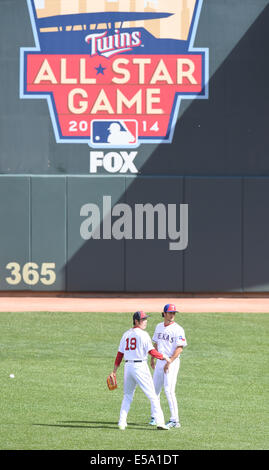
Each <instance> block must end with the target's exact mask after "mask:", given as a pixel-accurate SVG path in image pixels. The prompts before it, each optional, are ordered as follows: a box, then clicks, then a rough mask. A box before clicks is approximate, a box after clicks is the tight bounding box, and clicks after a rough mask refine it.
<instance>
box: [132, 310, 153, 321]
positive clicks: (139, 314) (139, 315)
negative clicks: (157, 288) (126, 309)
mask: <svg viewBox="0 0 269 470" xmlns="http://www.w3.org/2000/svg"><path fill="white" fill-rule="evenodd" d="M148 317H149V315H146V314H145V313H144V312H143V310H139V311H138V312H135V313H134V314H133V321H135V320H138V321H140V320H145V319H146V318H148Z"/></svg>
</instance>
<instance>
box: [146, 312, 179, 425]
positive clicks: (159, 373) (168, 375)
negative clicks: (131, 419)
mask: <svg viewBox="0 0 269 470" xmlns="http://www.w3.org/2000/svg"><path fill="white" fill-rule="evenodd" d="M176 313H178V312H177V310H176V307H175V305H174V304H167V305H165V306H164V309H163V312H162V316H163V317H164V321H163V322H162V323H159V324H158V325H157V326H156V329H155V332H154V335H153V338H152V341H153V345H154V346H155V348H156V349H157V350H158V351H159V352H161V353H162V354H165V355H167V356H168V357H170V360H171V362H170V363H166V364H164V363H162V362H161V361H159V360H158V359H157V363H156V365H155V360H154V357H152V358H151V367H152V368H153V369H154V373H153V382H154V386H155V390H156V393H157V396H158V397H159V399H160V393H161V390H162V387H164V391H165V394H166V397H167V401H168V404H169V408H170V413H171V416H170V419H169V421H168V423H166V425H167V427H168V428H180V422H179V416H178V404H177V398H176V394H175V389H176V383H177V375H178V371H179V366H180V354H181V353H182V350H183V348H184V347H185V346H187V341H186V337H185V332H184V329H183V328H182V327H181V326H180V325H178V323H176V322H175V314H176ZM151 416H152V418H151V421H150V422H149V424H151V425H153V426H154V425H156V421H155V419H154V415H153V413H152V412H151Z"/></svg>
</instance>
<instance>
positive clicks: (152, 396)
mask: <svg viewBox="0 0 269 470" xmlns="http://www.w3.org/2000/svg"><path fill="white" fill-rule="evenodd" d="M164 362H165V361H164ZM165 363H166V362H165ZM137 385H139V387H140V388H141V389H142V391H143V392H144V393H145V395H146V396H147V397H148V399H149V400H150V403H151V410H152V411H151V412H152V416H154V418H155V421H156V423H157V425H164V415H163V411H162V409H161V405H160V400H159V399H158V397H157V395H156V392H155V389H154V385H153V380H152V376H151V373H150V370H149V367H148V364H147V361H142V362H131V361H128V362H126V363H125V367H124V395H123V400H122V404H121V409H120V418H119V423H118V424H119V425H126V424H127V415H128V412H129V409H130V406H131V403H132V401H133V397H134V392H135V389H136V386H137Z"/></svg>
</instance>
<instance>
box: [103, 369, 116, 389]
mask: <svg viewBox="0 0 269 470" xmlns="http://www.w3.org/2000/svg"><path fill="white" fill-rule="evenodd" d="M106 383H107V386H108V388H109V390H115V388H117V386H118V384H117V377H116V375H115V374H113V372H112V373H111V374H109V376H108V377H107V379H106Z"/></svg>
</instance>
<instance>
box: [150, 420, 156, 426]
mask: <svg viewBox="0 0 269 470" xmlns="http://www.w3.org/2000/svg"><path fill="white" fill-rule="evenodd" d="M149 424H150V425H151V426H156V424H157V423H156V421H155V418H151V420H150V422H149Z"/></svg>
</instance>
